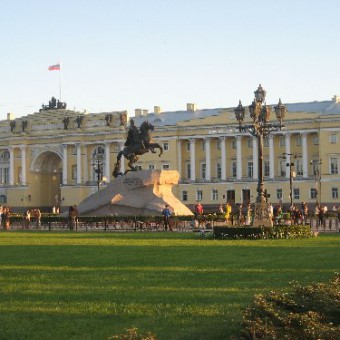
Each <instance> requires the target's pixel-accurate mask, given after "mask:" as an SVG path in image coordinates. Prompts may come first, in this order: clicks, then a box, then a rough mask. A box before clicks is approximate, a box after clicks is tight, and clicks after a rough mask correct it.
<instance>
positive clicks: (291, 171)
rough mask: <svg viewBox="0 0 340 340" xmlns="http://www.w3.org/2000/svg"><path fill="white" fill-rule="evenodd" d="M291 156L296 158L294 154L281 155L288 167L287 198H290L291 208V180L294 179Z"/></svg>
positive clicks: (291, 204)
mask: <svg viewBox="0 0 340 340" xmlns="http://www.w3.org/2000/svg"><path fill="white" fill-rule="evenodd" d="M291 156H294V158H296V154H295V153H286V152H284V153H283V156H282V158H283V159H285V160H288V161H289V162H287V163H286V167H289V198H290V207H292V206H293V178H294V177H295V171H293V169H292V168H293V166H294V162H291Z"/></svg>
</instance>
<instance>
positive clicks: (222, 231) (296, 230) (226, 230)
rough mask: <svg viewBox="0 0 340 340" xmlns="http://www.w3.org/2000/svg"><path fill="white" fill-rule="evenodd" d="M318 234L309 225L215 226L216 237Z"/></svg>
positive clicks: (235, 237)
mask: <svg viewBox="0 0 340 340" xmlns="http://www.w3.org/2000/svg"><path fill="white" fill-rule="evenodd" d="M312 236H317V234H315V233H313V232H312V231H311V229H310V227H309V226H301V225H293V226H274V227H258V228H254V227H214V238H215V239H220V240H223V239H281V238H286V239H288V238H289V239H290V238H303V237H312Z"/></svg>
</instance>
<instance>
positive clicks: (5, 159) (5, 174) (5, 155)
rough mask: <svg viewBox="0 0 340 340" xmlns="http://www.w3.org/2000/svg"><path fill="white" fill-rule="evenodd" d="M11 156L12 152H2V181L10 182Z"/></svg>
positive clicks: (0, 176)
mask: <svg viewBox="0 0 340 340" xmlns="http://www.w3.org/2000/svg"><path fill="white" fill-rule="evenodd" d="M9 158H10V153H9V152H8V151H7V150H5V151H3V152H2V153H1V154H0V183H2V184H7V183H9Z"/></svg>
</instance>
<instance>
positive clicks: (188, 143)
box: [187, 142, 190, 151]
mask: <svg viewBox="0 0 340 340" xmlns="http://www.w3.org/2000/svg"><path fill="white" fill-rule="evenodd" d="M187 151H190V142H187Z"/></svg>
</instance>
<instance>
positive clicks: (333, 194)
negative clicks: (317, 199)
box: [332, 188, 339, 199]
mask: <svg viewBox="0 0 340 340" xmlns="http://www.w3.org/2000/svg"><path fill="white" fill-rule="evenodd" d="M338 197H339V194H338V188H332V198H333V199H337V198H338Z"/></svg>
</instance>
